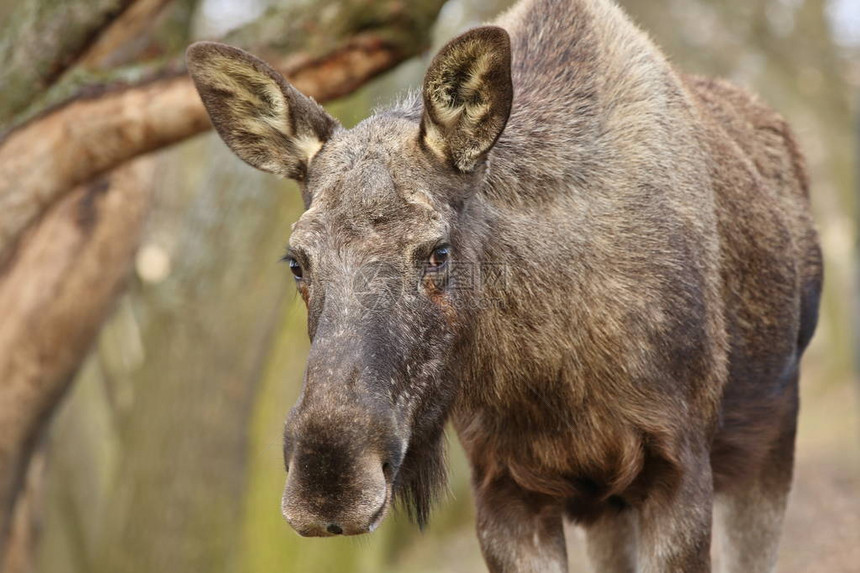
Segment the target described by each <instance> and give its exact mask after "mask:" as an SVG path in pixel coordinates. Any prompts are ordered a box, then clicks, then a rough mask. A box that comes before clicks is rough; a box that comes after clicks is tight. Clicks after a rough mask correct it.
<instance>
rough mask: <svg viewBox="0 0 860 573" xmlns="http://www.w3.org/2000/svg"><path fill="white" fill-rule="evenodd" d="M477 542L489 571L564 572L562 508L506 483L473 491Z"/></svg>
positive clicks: (503, 572)
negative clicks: (475, 507) (475, 508)
mask: <svg viewBox="0 0 860 573" xmlns="http://www.w3.org/2000/svg"><path fill="white" fill-rule="evenodd" d="M475 498H476V500H475V501H476V506H477V518H478V519H477V522H478V540H479V541H480V544H481V552H482V553H483V555H484V561H486V563H487V567H488V568H489V570H490V573H566V572H567V549H566V547H565V542H564V527H563V523H562V508H561V507H560V506H558V505H557V504H553V503H552V502H551V500H549V498H547V497H546V496H542V495H536V494H532V493H529V492H526V491H524V490H522V489H521V488H519V487H518V486H517V485H516V484H514V483H513V482H512V481H510V480H508V479H500V480H496V481H495V482H493V483H491V484H486V485H479V486H477V487H476V488H475Z"/></svg>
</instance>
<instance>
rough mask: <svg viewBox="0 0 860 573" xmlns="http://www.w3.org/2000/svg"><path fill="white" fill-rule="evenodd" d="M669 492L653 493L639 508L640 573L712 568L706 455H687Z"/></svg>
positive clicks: (710, 485)
mask: <svg viewBox="0 0 860 573" xmlns="http://www.w3.org/2000/svg"><path fill="white" fill-rule="evenodd" d="M685 461H686V463H685V464H684V465H685V468H684V470H683V471H682V473H681V475H680V477H679V480H678V483H677V484H676V487H675V488H673V490H672V491H662V492H659V493H657V492H655V493H654V495H651V496H649V497H648V498H647V499H646V500H645V502H644V503H643V504H642V505H641V506H640V507H639V512H638V514H639V542H640V543H639V547H638V550H639V566H640V571H642V573H708V572H710V571H711V558H710V547H711V514H712V511H713V481H712V478H711V465H710V460H709V456H708V454H707V453H706V452H704V451H702V452H700V453H697V454H696V455H689V456H686V460H685Z"/></svg>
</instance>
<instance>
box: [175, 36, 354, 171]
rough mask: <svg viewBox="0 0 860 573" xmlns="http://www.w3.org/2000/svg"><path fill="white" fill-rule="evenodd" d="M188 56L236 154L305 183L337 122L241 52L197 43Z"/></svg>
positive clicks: (214, 116)
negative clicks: (312, 164)
mask: <svg viewBox="0 0 860 573" xmlns="http://www.w3.org/2000/svg"><path fill="white" fill-rule="evenodd" d="M185 57H186V61H187V63H188V71H189V73H190V74H191V77H192V79H193V80H194V85H195V86H196V87H197V92H198V93H199V94H200V99H202V100H203V105H205V106H206V111H207V112H208V113H209V117H210V119H211V120H212V125H213V126H215V129H216V130H217V131H218V134H219V135H220V136H221V139H223V140H224V142H225V143H226V144H227V146H228V147H230V149H232V150H233V153H235V154H236V155H238V156H239V158H240V159H242V160H243V161H245V162H246V163H248V164H249V165H251V166H253V167H256V168H257V169H262V170H263V171H268V172H269V173H275V174H277V175H282V176H284V177H290V178H292V179H297V180H302V179H304V178H305V176H306V175H307V169H308V165H309V164H310V162H311V159H313V157H314V155H316V153H317V152H318V151H319V150H320V148H322V146H323V144H324V143H325V142H326V140H328V138H329V137H331V134H332V133H333V132H334V131H335V130H336V129H337V128H338V127H339V124H338V122H337V120H335V119H334V118H333V117H331V116H330V115H328V114H327V113H326V112H325V110H324V109H323V108H322V107H320V105H319V104H317V103H316V102H315V101H314V100H312V99H311V98H308V97H306V96H304V95H302V94H301V93H300V92H299V91H298V90H296V88H294V87H293V86H291V85H290V84H289V83H287V81H286V80H285V79H284V77H283V76H281V74H279V73H278V72H276V71H275V70H273V69H272V68H270V67H269V66H268V65H267V64H266V63H265V62H263V61H262V60H259V59H257V58H255V57H254V56H252V55H250V54H248V53H247V52H245V51H243V50H240V49H238V48H233V47H231V46H227V45H224V44H219V43H216V42H197V43H195V44H192V45H191V46H189V48H188V51H187V52H186V56H185Z"/></svg>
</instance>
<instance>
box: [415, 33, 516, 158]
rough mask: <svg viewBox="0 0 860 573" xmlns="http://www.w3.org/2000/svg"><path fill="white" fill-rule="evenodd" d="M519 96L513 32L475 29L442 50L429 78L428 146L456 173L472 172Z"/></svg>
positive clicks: (423, 134) (423, 122) (424, 127)
mask: <svg viewBox="0 0 860 573" xmlns="http://www.w3.org/2000/svg"><path fill="white" fill-rule="evenodd" d="M513 97H514V90H513V84H512V83H511V39H510V37H509V36H508V33H507V32H506V31H505V30H503V29H502V28H498V27H496V26H484V27H481V28H474V29H472V30H469V31H468V32H466V33H465V34H462V35H461V36H458V37H457V38H454V39H453V40H451V41H450V42H449V43H448V45H446V46H445V47H444V48H442V50H441V51H440V52H439V54H437V55H436V57H435V58H433V62H432V63H431V64H430V68H429V69H428V70H427V75H426V76H425V77H424V115H423V117H422V118H421V137H422V139H423V141H424V144H425V145H426V146H427V147H428V148H430V149H431V150H432V151H433V152H434V153H435V154H436V155H437V156H439V157H441V158H444V159H447V160H448V161H449V162H450V163H451V164H452V165H453V166H454V167H455V168H456V169H458V170H460V171H463V172H467V173H468V172H469V171H472V170H473V169H475V167H476V166H477V165H478V164H479V163H480V162H481V161H482V160H483V159H484V158H485V157H486V156H487V154H488V153H489V151H490V149H491V148H492V147H493V145H495V143H496V140H497V139H498V138H499V136H500V135H501V134H502V131H503V130H504V129H505V124H507V122H508V116H509V115H510V113H511V105H512V101H513Z"/></svg>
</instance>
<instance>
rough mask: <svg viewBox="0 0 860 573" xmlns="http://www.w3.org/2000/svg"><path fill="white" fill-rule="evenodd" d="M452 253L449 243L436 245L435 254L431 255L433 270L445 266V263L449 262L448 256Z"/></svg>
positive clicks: (430, 264) (430, 263)
mask: <svg viewBox="0 0 860 573" xmlns="http://www.w3.org/2000/svg"><path fill="white" fill-rule="evenodd" d="M450 254H451V247H449V246H448V245H443V246H441V247H436V248H435V249H434V250H433V254H431V255H430V262H429V266H430V269H431V270H438V269H440V268H442V267H443V266H445V263H447V262H448V257H449V256H450Z"/></svg>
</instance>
